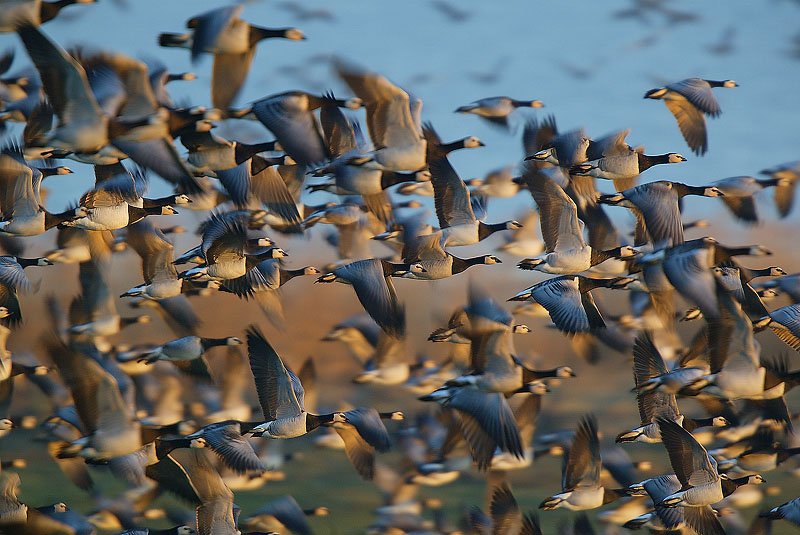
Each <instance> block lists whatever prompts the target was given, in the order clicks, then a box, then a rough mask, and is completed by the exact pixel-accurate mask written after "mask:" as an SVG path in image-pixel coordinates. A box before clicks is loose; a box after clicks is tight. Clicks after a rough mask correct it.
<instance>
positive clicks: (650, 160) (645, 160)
mask: <svg viewBox="0 0 800 535" xmlns="http://www.w3.org/2000/svg"><path fill="white" fill-rule="evenodd" d="M636 154H637V157H638V158H639V172H642V171H644V170H646V169H649V168H651V167H653V166H654V165H658V164H660V163H669V154H659V155H657V156H647V155H646V154H642V153H641V152H637V153H636Z"/></svg>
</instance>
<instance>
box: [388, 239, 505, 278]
mask: <svg viewBox="0 0 800 535" xmlns="http://www.w3.org/2000/svg"><path fill="white" fill-rule="evenodd" d="M404 241H405V246H404V247H403V262H404V263H406V264H409V265H410V266H411V267H410V269H409V271H408V272H407V273H404V274H403V278H408V279H421V280H436V279H443V278H446V277H451V276H453V275H456V274H458V273H461V272H462V271H464V270H466V269H468V268H470V267H472V266H475V265H478V264H501V263H502V261H501V260H500V259H499V258H497V257H496V256H494V255H482V256H476V257H474V258H463V259H462V258H458V257H455V256H453V255H451V254H450V253H447V252H445V250H444V249H442V245H441V243H440V238H439V236H437V235H436V234H429V235H427V236H413V237H412V236H409V237H408V238H406V239H405V240H404Z"/></svg>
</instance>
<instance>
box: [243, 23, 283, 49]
mask: <svg viewBox="0 0 800 535" xmlns="http://www.w3.org/2000/svg"><path fill="white" fill-rule="evenodd" d="M290 29H291V28H262V27H260V26H253V25H252V24H251V25H250V43H251V46H252V45H253V44H255V43H257V42H259V41H261V40H262V39H271V38H275V37H284V38H285V37H286V32H287V31H289V30H290Z"/></svg>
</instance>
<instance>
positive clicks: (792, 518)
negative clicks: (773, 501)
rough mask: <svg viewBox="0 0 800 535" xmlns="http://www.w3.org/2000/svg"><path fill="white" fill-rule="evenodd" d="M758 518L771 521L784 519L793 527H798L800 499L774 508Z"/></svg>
mask: <svg viewBox="0 0 800 535" xmlns="http://www.w3.org/2000/svg"><path fill="white" fill-rule="evenodd" d="M759 516H762V517H766V518H772V519H784V520H787V521H788V522H790V523H792V524H794V525H795V526H800V498H795V499H794V500H790V501H788V502H786V503H784V504H782V505H779V506H778V507H774V508H772V509H770V510H769V511H767V512H766V513H761V514H760V515H759Z"/></svg>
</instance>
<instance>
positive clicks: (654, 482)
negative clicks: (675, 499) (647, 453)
mask: <svg viewBox="0 0 800 535" xmlns="http://www.w3.org/2000/svg"><path fill="white" fill-rule="evenodd" d="M630 488H636V489H637V490H636V491H635V492H636V494H633V495H634V496H638V495H647V496H649V497H650V499H651V500H652V501H653V503H654V504H658V503H661V501H662V500H663V499H664V498H666V497H667V496H669V495H671V494H672V493H674V492H676V491H678V490H680V488H681V482H680V481H678V477H677V476H676V475H675V474H668V475H663V476H658V477H651V478H650V479H646V480H645V481H642V482H641V483H637V484H635V485H633V486H632V487H630ZM638 489H641V490H638ZM683 511H684V508H683V507H664V506H662V505H655V506H654V511H652V512H650V513H645V514H643V515H640V516H638V517H636V518H633V519H631V520H629V521H628V522H626V523H625V524H623V526H622V527H624V528H626V529H641V528H643V527H653V528H655V529H665V530H674V529H679V528H680V527H681V526H683V525H684V519H683ZM703 533H705V532H703Z"/></svg>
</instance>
